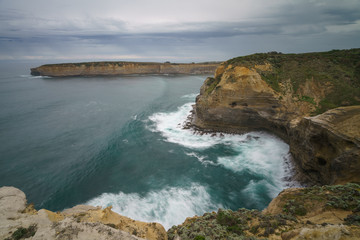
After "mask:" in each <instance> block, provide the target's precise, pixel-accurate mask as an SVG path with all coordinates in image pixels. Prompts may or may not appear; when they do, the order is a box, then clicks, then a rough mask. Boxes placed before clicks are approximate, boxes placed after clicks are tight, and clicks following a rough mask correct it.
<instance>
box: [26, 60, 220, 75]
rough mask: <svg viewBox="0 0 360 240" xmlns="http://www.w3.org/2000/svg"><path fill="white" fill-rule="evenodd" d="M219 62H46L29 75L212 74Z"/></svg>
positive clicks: (32, 70) (33, 69) (32, 69)
mask: <svg viewBox="0 0 360 240" xmlns="http://www.w3.org/2000/svg"><path fill="white" fill-rule="evenodd" d="M218 66H219V63H217V62H215V63H191V64H185V63H179V64H177V63H146V62H84V63H63V64H47V65H42V66H40V67H37V68H31V75H34V76H50V77H69V76H99V75H100V76H114V75H131V74H213V73H214V72H215V69H216V68H217V67H218Z"/></svg>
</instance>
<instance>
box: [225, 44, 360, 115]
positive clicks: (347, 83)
mask: <svg viewBox="0 0 360 240" xmlns="http://www.w3.org/2000/svg"><path fill="white" fill-rule="evenodd" d="M266 63H269V64H271V66H272V70H271V71H261V70H258V69H257V71H258V73H259V74H260V75H261V76H262V78H263V79H264V80H265V81H266V82H267V83H268V84H269V85H270V86H271V87H272V88H273V89H274V90H275V91H277V92H281V87H280V85H281V83H283V82H284V81H286V80H288V79H290V81H291V84H292V88H293V90H294V93H295V94H297V90H298V89H299V86H301V85H302V84H304V83H305V81H306V80H312V81H314V82H317V83H319V85H320V86H324V87H326V86H329V87H330V88H331V91H330V93H328V94H327V95H326V96H325V98H324V99H322V100H321V101H320V103H319V105H318V106H317V110H316V112H315V113H316V114H320V113H323V112H325V111H327V110H329V109H332V108H336V107H339V106H350V105H359V104H360V49H350V50H332V51H329V52H315V53H303V54H282V53H278V52H269V53H256V54H252V55H249V56H243V57H237V58H233V59H230V60H228V61H226V62H225V64H231V65H233V66H239V65H241V66H246V67H249V68H253V67H254V66H255V65H262V64H266ZM304 100H305V101H306V100H309V99H304Z"/></svg>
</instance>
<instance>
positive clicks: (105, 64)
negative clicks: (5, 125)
mask: <svg viewBox="0 0 360 240" xmlns="http://www.w3.org/2000/svg"><path fill="white" fill-rule="evenodd" d="M220 63H222V62H217V61H212V62H199V63H195V62H192V63H172V62H169V61H167V62H132V61H98V62H75V63H53V64H44V65H41V66H42V67H43V66H47V67H49V66H81V65H85V66H108V65H118V66H121V65H123V64H138V65H165V64H168V65H190V64H197V65H210V64H220Z"/></svg>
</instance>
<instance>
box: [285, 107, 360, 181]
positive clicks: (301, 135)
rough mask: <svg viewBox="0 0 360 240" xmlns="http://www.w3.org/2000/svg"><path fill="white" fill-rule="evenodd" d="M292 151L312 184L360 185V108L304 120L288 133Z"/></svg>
mask: <svg viewBox="0 0 360 240" xmlns="http://www.w3.org/2000/svg"><path fill="white" fill-rule="evenodd" d="M289 144H290V149H291V150H290V151H291V153H292V155H293V157H294V159H295V160H296V161H297V163H298V165H299V166H300V169H301V170H302V171H304V172H305V173H306V175H307V176H308V177H310V179H311V180H313V181H315V182H318V183H325V184H334V183H337V184H339V183H346V182H360V174H359V173H360V106H359V105H358V106H349V107H339V108H336V109H332V110H328V111H327V112H325V113H323V114H321V115H318V116H315V117H305V118H303V119H302V120H301V121H300V122H299V123H298V124H297V125H296V127H294V128H292V129H291V131H290V132H289Z"/></svg>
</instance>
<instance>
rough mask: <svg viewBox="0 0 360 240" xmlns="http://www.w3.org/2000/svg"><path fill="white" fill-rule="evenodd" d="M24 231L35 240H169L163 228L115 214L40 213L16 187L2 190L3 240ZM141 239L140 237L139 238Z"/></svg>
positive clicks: (86, 209) (84, 209)
mask: <svg viewBox="0 0 360 240" xmlns="http://www.w3.org/2000/svg"><path fill="white" fill-rule="evenodd" d="M20 228H24V229H25V230H27V229H31V230H32V231H33V233H32V234H33V236H32V239H94V240H95V239H124V240H136V239H145V238H146V239H154V240H163V239H165V240H166V239H167V234H166V231H165V229H164V227H163V226H161V225H160V224H158V223H144V222H139V221H134V220H132V219H129V218H127V217H123V216H121V215H119V214H117V213H114V212H113V211H111V207H109V208H106V209H101V208H100V207H92V206H85V205H78V206H75V207H73V208H71V209H67V210H65V211H63V212H58V213H54V212H51V211H48V210H45V209H41V210H39V211H36V210H35V209H33V208H32V207H31V206H28V205H26V196H25V194H24V193H23V192H22V191H20V190H19V189H16V188H14V187H2V188H0V239H5V238H8V237H11V236H12V234H13V233H14V232H15V231H17V230H18V229H20ZM139 236H140V237H139Z"/></svg>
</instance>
